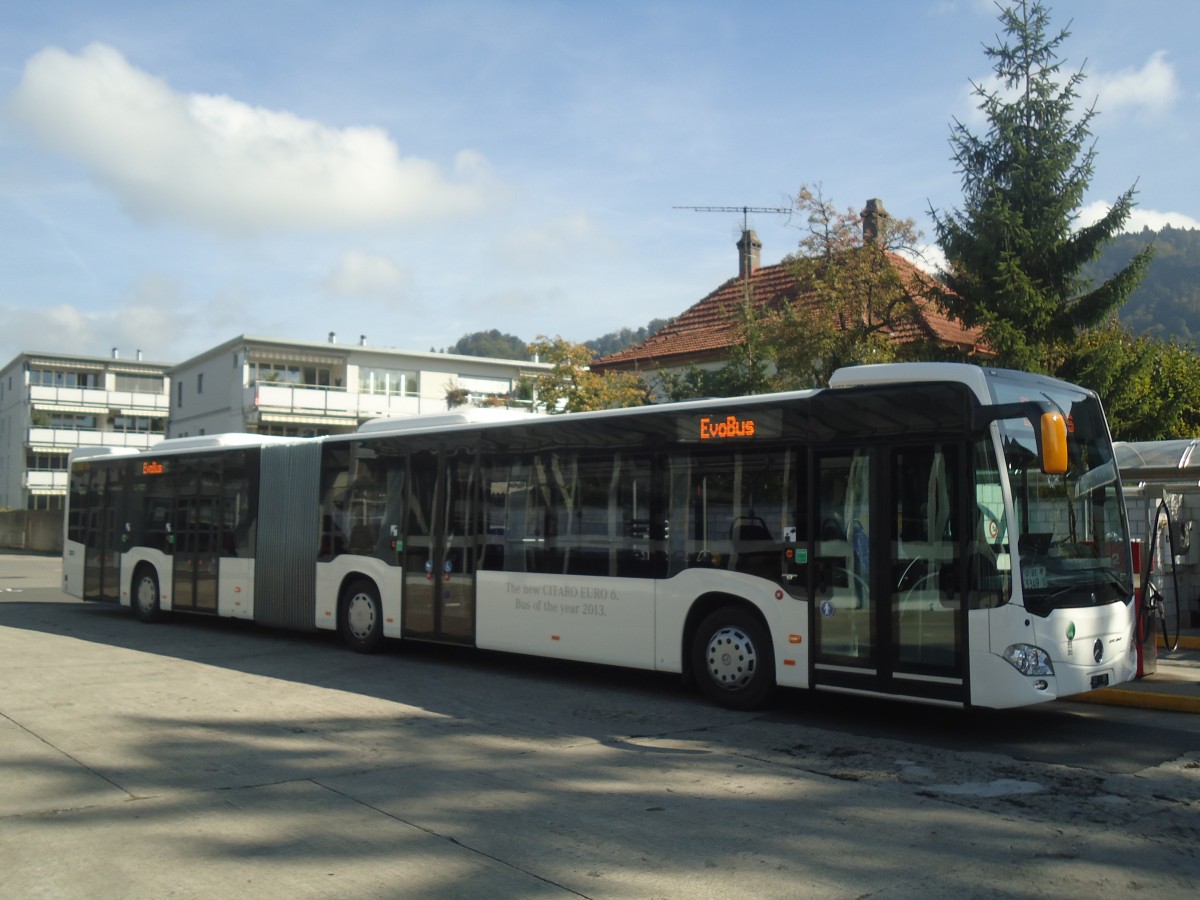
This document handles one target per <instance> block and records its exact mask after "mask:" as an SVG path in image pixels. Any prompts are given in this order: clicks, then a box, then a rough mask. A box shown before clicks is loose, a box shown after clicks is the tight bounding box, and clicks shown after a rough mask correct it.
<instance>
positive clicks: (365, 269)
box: [323, 250, 412, 297]
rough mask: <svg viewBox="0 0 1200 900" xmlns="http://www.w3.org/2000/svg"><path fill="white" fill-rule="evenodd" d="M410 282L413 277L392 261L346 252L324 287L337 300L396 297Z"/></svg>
mask: <svg viewBox="0 0 1200 900" xmlns="http://www.w3.org/2000/svg"><path fill="white" fill-rule="evenodd" d="M411 282H412V274H411V273H410V272H409V271H408V270H407V269H403V268H401V267H400V266H398V265H396V263H394V262H393V261H392V260H390V259H387V258H386V257H383V256H370V255H368V254H366V253H362V252H360V251H358V250H349V251H347V252H345V253H343V254H342V258H341V259H340V260H338V264H337V267H336V268H335V269H334V270H333V271H332V272H331V273H330V274H329V277H328V278H326V279H325V281H324V283H323V286H324V288H325V290H326V291H328V292H329V293H331V294H335V295H337V296H340V297H364V296H365V297H395V296H397V295H398V294H401V293H403V292H404V291H405V290H406V289H407V288H408V287H409V285H410V284H411Z"/></svg>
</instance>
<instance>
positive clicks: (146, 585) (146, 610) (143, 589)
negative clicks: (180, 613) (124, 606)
mask: <svg viewBox="0 0 1200 900" xmlns="http://www.w3.org/2000/svg"><path fill="white" fill-rule="evenodd" d="M132 605H133V614H134V615H135V616H137V618H138V621H140V622H147V623H150V622H157V621H159V620H160V619H161V618H162V604H161V603H160V602H159V591H158V573H157V572H155V571H154V569H153V568H152V567H150V566H142V567H141V568H140V569H138V570H137V571H136V572H135V573H134V574H133V602H132Z"/></svg>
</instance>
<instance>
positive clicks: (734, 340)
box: [592, 200, 986, 373]
mask: <svg viewBox="0 0 1200 900" xmlns="http://www.w3.org/2000/svg"><path fill="white" fill-rule="evenodd" d="M880 214H881V215H887V213H886V212H885V211H884V210H883V206H882V204H881V203H879V201H878V200H872V201H868V204H867V208H866V209H865V210H864V212H863V234H864V241H869V240H872V239H874V237H875V235H877V234H878V229H877V222H876V219H875V216H876V215H880ZM737 247H738V258H739V272H738V274H737V276H736V277H734V278H730V279H729V280H728V281H726V282H725V283H724V284H722V285H721V286H720V287H718V288H717V289H716V290H714V291H713V292H712V293H710V294H709V295H708V296H707V297H705V298H703V299H702V300H700V301H699V302H698V303H696V304H694V305H693V306H691V307H690V308H689V309H687V310H685V311H684V312H683V313H682V314H680V315H679V316H678V317H677V318H675V319H673V320H672V321H671V323H670V324H668V325H666V326H665V327H664V328H662V330H660V331H658V332H656V333H655V334H653V335H652V336H650V337H649V338H647V339H646V340H645V341H643V342H642V343H640V344H637V345H635V346H633V347H627V348H626V349H624V350H621V351H618V352H617V353H613V354H611V355H610V356H606V357H604V358H603V359H599V360H596V361H595V362H594V363H592V369H593V370H595V371H641V372H646V373H649V372H654V371H656V370H658V369H666V370H671V371H677V370H681V369H684V368H686V367H688V366H691V365H696V366H699V367H700V368H717V367H719V366H720V365H721V364H722V363H724V362H725V361H727V360H728V358H729V355H730V352H731V350H732V349H733V348H734V347H736V346H737V345H738V343H739V342H740V341H741V340H743V338H742V332H741V329H740V328H739V322H740V321H742V317H741V316H740V315H739V313H740V311H741V310H742V308H743V306H744V305H745V303H747V302H749V303H750V304H751V305H752V307H753V308H754V309H755V310H761V311H768V310H774V309H780V308H783V307H784V306H785V305H790V306H792V307H793V309H795V310H797V311H798V312H802V311H803V308H804V307H805V306H806V305H808V306H813V305H815V304H816V303H818V302H819V300H818V298H817V296H816V294H815V292H814V291H813V290H811V288H806V287H805V285H803V284H801V283H800V281H799V280H798V277H797V274H796V268H795V266H794V264H793V263H790V262H787V261H784V262H781V263H777V264H775V265H771V266H763V265H761V251H762V243H761V242H760V241H759V240H758V236H757V235H756V234H755V232H754V231H752V230H746V231H744V232H743V233H742V237H741V239H740V240H739V241H738V243H737ZM886 260H887V262H888V263H889V264H890V265H891V266H892V267H893V268H894V269H895V271H896V273H897V275H898V276H899V278H900V281H901V283H902V284H903V285H904V286H905V288H906V291H907V293H908V294H909V296H911V297H912V298H913V300H914V305H915V315H913V316H911V317H907V318H906V319H905V324H904V325H903V326H902V327H900V328H898V329H893V330H891V331H890V332H889V338H890V339H891V340H893V341H896V342H898V343H912V342H916V341H932V342H934V343H936V344H938V345H941V346H943V347H953V348H957V349H959V350H962V351H965V352H967V353H980V352H986V349H985V347H984V342H983V334H982V330H981V329H979V328H964V327H963V326H962V325H961V324H959V323H958V322H956V321H954V320H953V319H951V318H949V317H948V316H947V315H946V313H945V312H944V311H943V310H942V308H941V307H940V306H939V305H938V303H937V302H936V300H935V299H934V298H935V297H936V290H937V287H936V284H935V282H934V279H933V278H932V276H930V275H929V274H928V273H926V272H923V271H922V270H921V269H919V268H918V267H917V266H915V265H914V264H913V263H912V262H910V261H909V260H907V259H905V258H904V257H903V256H900V255H899V254H897V253H893V252H890V251H888V252H887V253H886Z"/></svg>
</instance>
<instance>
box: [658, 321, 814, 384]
mask: <svg viewBox="0 0 1200 900" xmlns="http://www.w3.org/2000/svg"><path fill="white" fill-rule="evenodd" d="M733 316H734V317H735V319H736V324H735V329H736V331H737V334H738V342H737V343H736V344H735V345H734V347H733V348H732V349H731V350H730V353H729V357H728V359H726V360H725V362H724V363H723V364H722V365H721V366H720V367H719V368H717V369H701V368H700V367H699V366H697V365H695V364H692V365H690V366H688V367H687V368H686V369H684V370H682V371H680V372H671V371H668V370H666V369H659V370H658V372H657V381H658V384H659V388H658V390H659V392H660V393H661V394H663V395H664V397H665V398H666V399H668V400H693V399H699V398H703V397H743V396H747V395H749V394H766V393H770V392H771V391H781V390H787V389H788V388H790V387H793V385H792V383H791V382H790V380H789V379H788V378H787V376H786V375H780V374H779V373H778V372H777V371H776V365H775V359H776V343H775V340H774V336H773V335H772V333H771V329H772V328H773V327H774V325H775V317H774V315H772V314H769V313H764V312H763V311H762V310H760V309H758V308H757V307H755V305H754V304H753V303H752V302H750V300H749V299H748V300H747V301H746V302H744V303H742V304H741V305H740V306H739V307H738V308H737V309H736V310H734V311H733Z"/></svg>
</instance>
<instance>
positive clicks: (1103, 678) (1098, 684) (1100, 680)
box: [1092, 675, 1108, 691]
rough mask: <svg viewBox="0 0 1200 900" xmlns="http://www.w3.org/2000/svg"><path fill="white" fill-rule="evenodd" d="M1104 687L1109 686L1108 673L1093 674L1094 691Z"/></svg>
mask: <svg viewBox="0 0 1200 900" xmlns="http://www.w3.org/2000/svg"><path fill="white" fill-rule="evenodd" d="M1102 687H1108V676H1107V675H1093V676H1092V690H1093V691H1094V690H1095V689H1096V688H1102Z"/></svg>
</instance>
